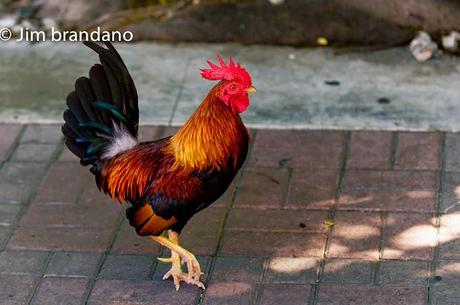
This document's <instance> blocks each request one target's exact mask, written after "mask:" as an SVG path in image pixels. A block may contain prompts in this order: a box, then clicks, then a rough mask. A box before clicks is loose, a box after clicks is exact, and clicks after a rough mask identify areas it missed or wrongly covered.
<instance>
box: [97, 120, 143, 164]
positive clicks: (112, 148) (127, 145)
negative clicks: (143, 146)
mask: <svg viewBox="0 0 460 305" xmlns="http://www.w3.org/2000/svg"><path fill="white" fill-rule="evenodd" d="M113 125H114V132H113V138H112V142H111V143H110V144H109V146H108V147H107V148H106V149H105V152H104V154H103V155H102V158H103V159H106V158H112V157H113V156H115V155H118V154H119V153H121V152H124V151H127V150H129V149H131V148H133V147H134V146H136V145H137V139H136V138H134V137H133V136H132V135H131V134H130V133H129V131H127V130H126V129H125V128H124V126H123V125H121V126H118V125H117V124H113Z"/></svg>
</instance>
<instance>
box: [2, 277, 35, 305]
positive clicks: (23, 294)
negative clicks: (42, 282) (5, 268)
mask: <svg viewBox="0 0 460 305" xmlns="http://www.w3.org/2000/svg"><path fill="white" fill-rule="evenodd" d="M37 281H38V279H37V278H34V277H32V276H29V275H0V302H1V304H2V305H18V304H27V300H29V298H30V296H31V295H32V291H33V289H34V286H35V284H36V282H37Z"/></svg>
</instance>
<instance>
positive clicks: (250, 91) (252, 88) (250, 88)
mask: <svg viewBox="0 0 460 305" xmlns="http://www.w3.org/2000/svg"><path fill="white" fill-rule="evenodd" d="M256 91H257V90H256V88H255V87H253V86H251V87H249V88H246V92H247V93H252V92H256Z"/></svg>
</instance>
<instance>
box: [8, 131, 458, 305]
mask: <svg viewBox="0 0 460 305" xmlns="http://www.w3.org/2000/svg"><path fill="white" fill-rule="evenodd" d="M141 130H142V132H141V137H142V138H143V139H149V138H152V137H159V136H161V135H165V134H170V133H172V132H174V129H172V128H166V127H161V126H159V127H143V128H142V129H141ZM252 133H253V139H254V141H253V142H252V147H251V154H250V156H249V158H248V161H247V163H246V165H245V167H244V169H243V170H242V171H241V174H240V175H238V177H237V178H236V179H235V181H234V182H233V184H232V186H231V187H230V189H229V190H228V192H227V193H226V194H225V195H224V196H223V197H222V198H221V199H219V201H218V202H217V203H216V204H215V205H213V206H212V207H210V208H208V209H206V210H205V211H203V212H202V213H200V214H198V215H196V217H194V218H193V219H192V220H191V222H190V223H189V225H188V226H187V227H186V229H185V231H184V233H183V235H182V239H183V244H184V246H186V247H189V248H190V250H191V251H192V252H195V253H196V254H197V255H198V257H199V259H200V261H201V264H202V266H203V269H204V271H205V276H204V281H205V284H206V286H207V287H208V288H207V289H206V291H204V292H202V291H201V290H199V289H197V288H195V287H190V286H187V285H183V286H182V288H181V290H180V292H179V293H176V292H175V291H174V289H173V285H172V283H171V282H169V281H166V282H164V281H162V280H161V276H162V274H163V273H164V272H165V271H166V268H167V266H165V265H163V264H161V263H158V262H157V261H156V260H155V257H156V256H157V255H160V254H162V253H163V252H164V250H162V249H160V248H159V247H158V246H157V245H156V244H154V243H152V242H151V241H149V240H148V239H146V238H141V237H139V236H136V235H135V233H134V231H133V230H132V229H131V228H130V227H129V225H127V223H126V220H125V219H124V217H123V214H124V211H123V209H122V208H120V206H119V205H117V204H114V203H112V202H111V201H110V200H108V199H107V198H106V197H104V196H103V195H101V194H100V193H99V192H98V191H97V190H96V187H95V185H94V183H93V178H92V176H91V174H90V173H89V172H88V171H87V170H86V169H84V168H81V167H80V166H79V164H78V161H77V160H76V159H75V158H74V157H72V155H71V154H70V153H69V152H68V151H67V150H65V149H64V148H63V139H62V137H61V135H60V128H59V126H57V125H0V135H1V137H0V304H2V305H3V304H8V305H9V304H31V305H32V304H33V305H37V304H69V305H70V304H72V305H73V304H91V305H96V304H101V305H102V304H103V305H109V304H113V305H115V304H127V305H134V304H136V305H142V304H149V305H152V304H158V305H165V304H171V305H176V304H190V305H194V304H210V305H219V304H229V305H231V304H241V305H244V304H251V305H258V304H261V305H262V304H263V305H268V304H286V305H303V304H305V305H325V304H338V305H347V304H350V305H351V304H355V305H371V304H372V305H396V304H402V305H411V304H417V305H419V304H420V305H425V304H426V305H428V304H431V305H434V304H436V305H451V304H460V290H459V289H458V286H459V285H460V226H459V224H460V205H459V204H458V202H459V199H460V135H459V134H454V133H442V132H426V133H422V132H417V133H412V132H384V131H299V130H297V131H293V130H279V131H276V130H253V131H252Z"/></svg>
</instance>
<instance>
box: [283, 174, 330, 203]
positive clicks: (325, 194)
mask: <svg viewBox="0 0 460 305" xmlns="http://www.w3.org/2000/svg"><path fill="white" fill-rule="evenodd" d="M338 182H339V170H338V169H316V170H305V169H300V168H299V169H293V173H292V177H291V180H290V185H289V192H288V198H287V206H288V207H291V208H305V209H328V208H330V207H331V206H332V205H333V204H334V203H335V196H336V192H337V187H338Z"/></svg>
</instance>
